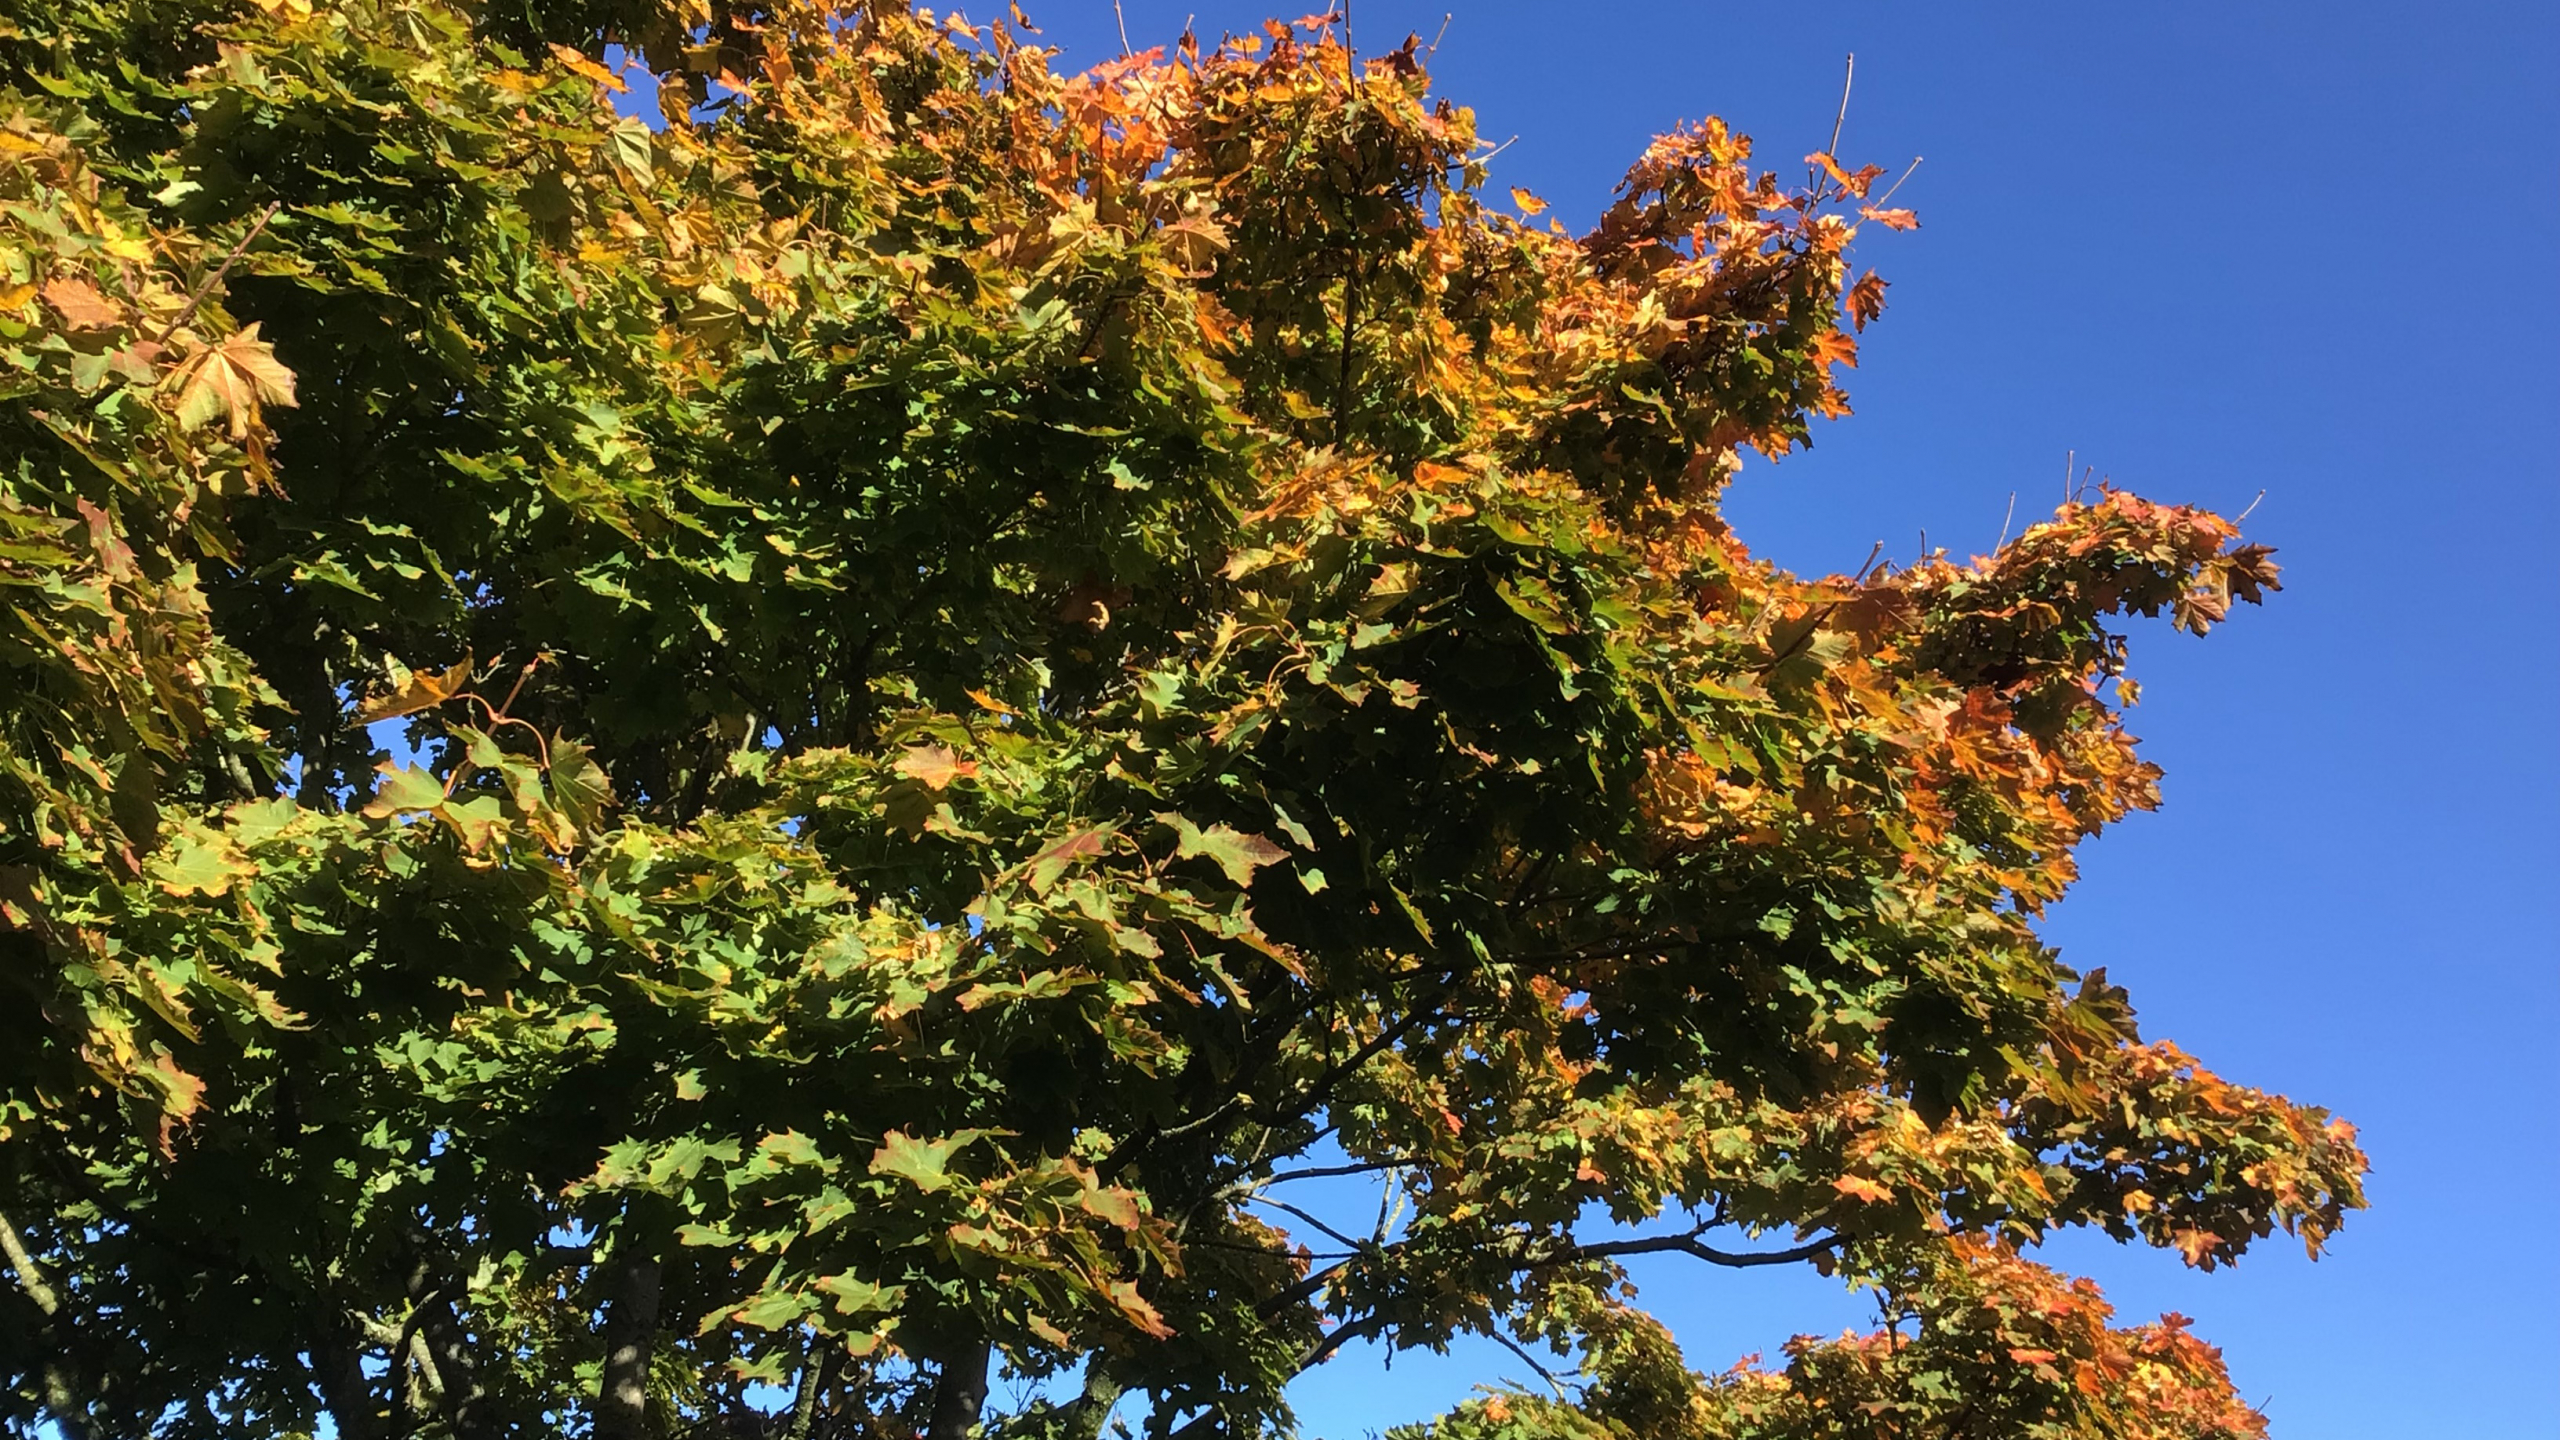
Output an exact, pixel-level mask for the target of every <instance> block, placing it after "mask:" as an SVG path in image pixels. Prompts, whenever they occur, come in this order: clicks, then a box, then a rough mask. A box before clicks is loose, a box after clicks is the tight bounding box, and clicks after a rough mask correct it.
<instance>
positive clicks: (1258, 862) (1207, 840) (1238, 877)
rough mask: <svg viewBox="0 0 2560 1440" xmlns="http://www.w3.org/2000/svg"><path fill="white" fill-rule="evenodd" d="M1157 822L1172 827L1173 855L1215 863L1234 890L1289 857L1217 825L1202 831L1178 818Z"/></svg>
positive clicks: (1261, 841)
mask: <svg viewBox="0 0 2560 1440" xmlns="http://www.w3.org/2000/svg"><path fill="white" fill-rule="evenodd" d="M1156 818H1157V819H1159V820H1161V821H1163V822H1164V823H1166V824H1168V825H1170V826H1172V827H1173V831H1174V836H1175V840H1174V854H1176V855H1177V856H1179V857H1181V858H1182V859H1185V860H1190V859H1193V858H1196V857H1198V856H1202V855H1205V856H1207V857H1209V858H1210V859H1211V860H1214V861H1216V862H1217V865H1218V868H1219V869H1220V870H1223V871H1225V872H1226V875H1227V879H1228V880H1229V881H1230V882H1232V883H1234V884H1235V885H1237V886H1238V887H1242V886H1246V885H1250V884H1252V883H1253V872H1254V871H1256V870H1258V869H1260V868H1261V867H1263V866H1265V865H1276V864H1278V863H1279V862H1281V861H1283V860H1286V859H1288V858H1289V852H1288V851H1286V850H1283V849H1281V848H1280V847H1279V846H1277V845H1274V844H1272V843H1271V842H1270V841H1268V840H1265V839H1263V838H1262V837H1261V836H1259V835H1247V834H1245V833H1244V832H1242V831H1240V830H1236V829H1233V828H1232V827H1230V826H1228V825H1226V824H1224V823H1220V824H1215V825H1211V826H1209V827H1208V828H1207V829H1205V830H1204V829H1202V828H1200V827H1199V826H1197V825H1194V824H1192V823H1191V821H1190V820H1189V819H1187V818H1185V817H1183V816H1180V815H1173V814H1165V815H1158V816H1157V817H1156Z"/></svg>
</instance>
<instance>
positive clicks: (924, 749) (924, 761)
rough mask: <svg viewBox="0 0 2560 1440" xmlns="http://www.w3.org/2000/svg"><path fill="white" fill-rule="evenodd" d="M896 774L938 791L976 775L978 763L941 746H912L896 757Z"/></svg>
mask: <svg viewBox="0 0 2560 1440" xmlns="http://www.w3.org/2000/svg"><path fill="white" fill-rule="evenodd" d="M898 773H899V774H901V775H904V776H907V777H909V778H911V779H915V780H921V781H923V782H924V783H925V784H926V785H928V786H930V787H931V788H933V789H936V790H940V789H943V788H944V787H946V786H948V785H949V784H950V783H951V782H952V781H954V780H959V779H965V778H967V777H968V776H971V775H975V774H977V773H978V762H977V761H975V760H963V759H961V758H960V757H959V756H957V755H954V754H952V753H951V751H950V750H949V749H948V748H946V747H944V746H941V745H912V746H909V747H908V748H907V753H906V754H904V755H901V756H899V757H898Z"/></svg>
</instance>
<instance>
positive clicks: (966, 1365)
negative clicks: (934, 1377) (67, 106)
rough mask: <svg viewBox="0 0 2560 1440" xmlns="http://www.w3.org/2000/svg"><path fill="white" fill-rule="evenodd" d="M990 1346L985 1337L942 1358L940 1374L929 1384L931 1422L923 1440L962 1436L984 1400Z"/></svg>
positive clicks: (958, 1439) (955, 1439)
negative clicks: (931, 1391) (931, 1395)
mask: <svg viewBox="0 0 2560 1440" xmlns="http://www.w3.org/2000/svg"><path fill="white" fill-rule="evenodd" d="M993 1348H994V1347H992V1346H990V1345H989V1344H988V1343H987V1342H986V1341H984V1340H981V1341H978V1342H977V1343H976V1344H974V1345H964V1346H962V1347H961V1348H959V1349H958V1350H956V1351H954V1352H952V1353H951V1354H950V1355H948V1356H946V1357H944V1359H943V1362H942V1377H941V1379H940V1380H938V1381H936V1382H935V1384H934V1387H933V1424H932V1428H931V1429H930V1430H928V1431H927V1432H926V1437H927V1440H966V1437H967V1436H968V1434H969V1431H970V1429H971V1428H972V1427H974V1426H976V1425H977V1423H978V1412H979V1411H981V1410H984V1409H985V1408H986V1404H987V1362H988V1361H989V1360H990V1359H991V1358H993Z"/></svg>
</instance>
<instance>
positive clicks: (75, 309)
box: [43, 276, 125, 330]
mask: <svg viewBox="0 0 2560 1440" xmlns="http://www.w3.org/2000/svg"><path fill="white" fill-rule="evenodd" d="M43 290H44V303H46V304H47V305H50V306H52V307H53V310H54V313H55V314H57V315H60V316H61V317H62V323H63V324H65V325H67V326H69V327H70V328H71V329H73V330H112V329H114V328H116V327H117V326H119V325H122V324H123V323H124V318H125V315H124V310H123V309H122V307H120V306H117V305H114V304H112V303H110V302H109V301H108V299H107V297H106V296H104V295H102V294H100V293H99V292H98V287H96V286H95V285H92V284H90V283H89V282H88V281H86V280H76V279H72V278H70V277H69V276H57V277H55V278H54V279H51V280H47V281H46V282H44V287H43Z"/></svg>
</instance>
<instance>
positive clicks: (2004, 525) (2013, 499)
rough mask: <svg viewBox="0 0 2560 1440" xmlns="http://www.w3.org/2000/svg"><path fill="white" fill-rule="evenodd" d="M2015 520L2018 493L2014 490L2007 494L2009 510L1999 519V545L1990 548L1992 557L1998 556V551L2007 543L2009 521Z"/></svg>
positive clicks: (2016, 516)
mask: <svg viewBox="0 0 2560 1440" xmlns="http://www.w3.org/2000/svg"><path fill="white" fill-rule="evenodd" d="M2017 518H2018V492H2017V491H2015V490H2012V491H2010V492H2009V509H2008V513H2006V514H2004V515H2002V516H2001V517H2000V543H1999V544H1998V545H1994V546H1992V547H1991V553H1992V554H1994V555H1997V554H1999V553H2000V551H2001V549H2002V548H2003V547H2004V546H2006V545H2007V544H2008V543H2009V522H2010V521H2012V520H2015V519H2017Z"/></svg>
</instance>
